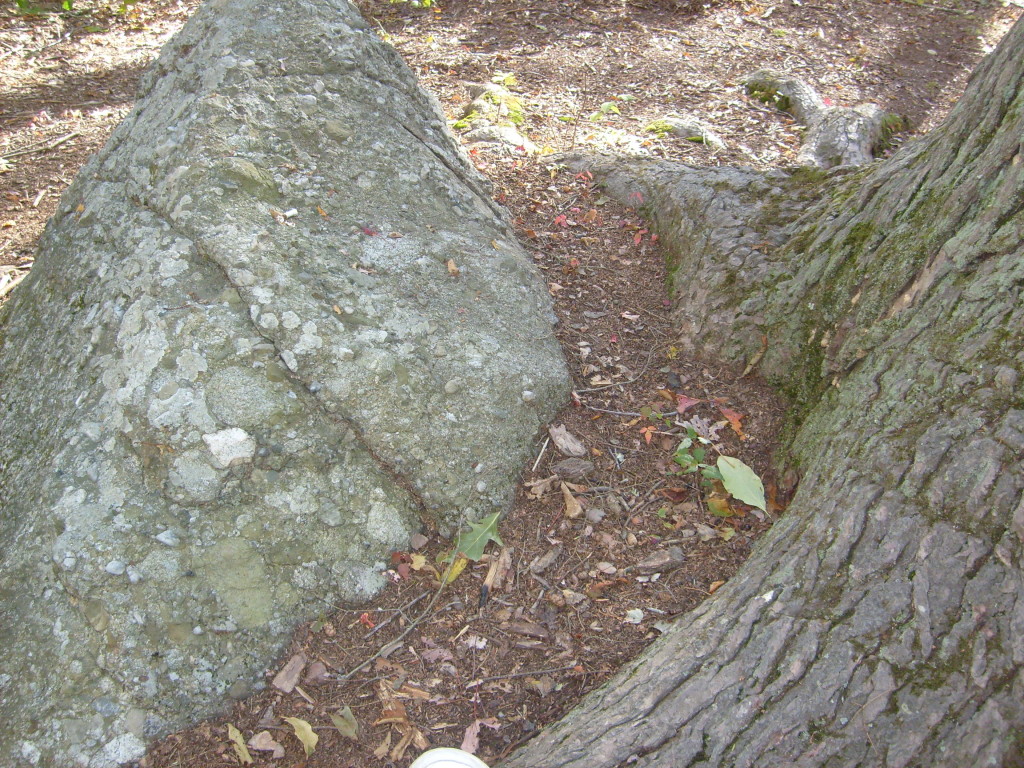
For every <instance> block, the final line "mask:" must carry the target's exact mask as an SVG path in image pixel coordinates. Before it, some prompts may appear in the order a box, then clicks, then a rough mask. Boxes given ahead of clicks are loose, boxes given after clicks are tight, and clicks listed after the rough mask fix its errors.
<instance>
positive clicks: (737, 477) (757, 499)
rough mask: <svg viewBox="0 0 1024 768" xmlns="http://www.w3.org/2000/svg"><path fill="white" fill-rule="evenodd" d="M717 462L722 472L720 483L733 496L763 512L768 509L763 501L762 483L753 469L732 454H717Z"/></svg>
mask: <svg viewBox="0 0 1024 768" xmlns="http://www.w3.org/2000/svg"><path fill="white" fill-rule="evenodd" d="M717 464H718V471H719V472H721V473H722V484H723V485H724V486H725V490H727V491H728V492H729V493H730V494H731V495H732V496H733V498H736V499H739V500H740V501H742V502H743V503H744V504H749V505H750V506H752V507H757V508H758V509H760V510H761V511H763V512H767V511H768V510H767V509H766V507H765V502H764V485H762V484H761V478H759V477H758V476H757V473H756V472H754V470H752V469H751V468H750V467H748V466H747V465H746V464H744V463H743V462H742V461H740V460H739V459H735V458H733V457H732V456H719V457H718V462H717Z"/></svg>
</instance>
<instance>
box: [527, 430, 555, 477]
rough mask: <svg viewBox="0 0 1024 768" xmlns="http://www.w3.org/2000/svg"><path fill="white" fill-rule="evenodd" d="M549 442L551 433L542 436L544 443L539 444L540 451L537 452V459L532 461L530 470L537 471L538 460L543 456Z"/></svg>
mask: <svg viewBox="0 0 1024 768" xmlns="http://www.w3.org/2000/svg"><path fill="white" fill-rule="evenodd" d="M549 442H551V435H548V436H547V437H545V438H544V445H543V446H541V449H540V453H539V454H537V460H536V461H535V462H533V469H531V470H530V471H531V472H536V471H537V466H538V465H539V464H540V460H541V459H542V458H544V451H546V450H547V449H548V443H549Z"/></svg>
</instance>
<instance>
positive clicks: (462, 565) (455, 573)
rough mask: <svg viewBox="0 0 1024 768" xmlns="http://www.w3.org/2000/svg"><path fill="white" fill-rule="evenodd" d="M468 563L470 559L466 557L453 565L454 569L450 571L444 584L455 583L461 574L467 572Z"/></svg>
mask: <svg viewBox="0 0 1024 768" xmlns="http://www.w3.org/2000/svg"><path fill="white" fill-rule="evenodd" d="M468 563H469V558H466V557H460V558H459V559H458V560H456V561H455V562H454V563H452V567H451V568H449V569H448V575H447V576H446V577H445V580H444V583H445V584H451V583H452V582H453V581H455V580H456V579H457V578H459V574H460V573H462V572H463V571H464V570H466V565H467V564H468Z"/></svg>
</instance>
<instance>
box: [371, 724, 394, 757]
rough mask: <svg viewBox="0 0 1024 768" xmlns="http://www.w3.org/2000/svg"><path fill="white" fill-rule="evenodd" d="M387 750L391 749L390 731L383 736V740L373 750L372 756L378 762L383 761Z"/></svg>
mask: <svg viewBox="0 0 1024 768" xmlns="http://www.w3.org/2000/svg"><path fill="white" fill-rule="evenodd" d="M389 749H391V731H388V732H387V733H386V734H384V740H383V741H381V743H380V744H379V745H378V746H377V748H376V749H375V750H373V756H374V757H376V758H377V759H378V760H383V759H384V756H385V755H386V754H387V753H388V750H389Z"/></svg>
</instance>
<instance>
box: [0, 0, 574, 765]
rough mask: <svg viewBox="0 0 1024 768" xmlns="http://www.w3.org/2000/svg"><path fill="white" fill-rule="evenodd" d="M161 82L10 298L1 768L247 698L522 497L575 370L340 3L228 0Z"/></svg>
mask: <svg viewBox="0 0 1024 768" xmlns="http://www.w3.org/2000/svg"><path fill="white" fill-rule="evenodd" d="M143 92H144V96H143V98H142V99H141V100H140V102H139V104H138V105H137V106H136V108H135V110H134V111H133V112H132V113H131V115H130V116H129V117H128V118H127V119H126V121H125V122H124V124H122V125H121V126H120V127H119V128H118V130H117V131H116V132H115V133H114V135H113V137H112V138H111V140H110V142H109V143H108V145H107V146H106V147H105V148H104V149H103V150H102V151H101V152H100V153H99V154H98V155H97V156H96V157H94V158H93V159H92V160H91V161H90V162H89V164H88V165H87V166H86V167H85V169H84V170H83V171H82V173H81V174H80V176H79V179H78V180H77V181H76V182H75V184H74V185H73V186H72V187H71V188H70V189H69V191H68V192H67V194H66V195H65V196H64V198H63V200H62V202H61V204H60V207H59V209H58V212H57V214H56V215H55V217H54V218H53V220H52V221H51V222H50V224H49V225H48V228H47V232H46V235H45V237H44V242H43V245H42V249H41V254H40V257H39V259H38V261H37V266H36V267H35V268H34V270H33V273H32V275H31V276H30V277H29V278H27V279H26V280H25V282H24V284H23V285H22V286H21V287H20V288H19V290H18V292H17V294H16V295H15V296H14V298H13V299H12V300H11V301H10V302H9V303H8V304H7V305H6V306H5V308H4V310H3V312H2V315H0V328H2V333H0V338H2V342H0V343H2V346H0V411H2V413H3V420H4V421H3V430H2V434H0V496H2V505H3V515H2V517H0V547H2V548H3V558H2V560H0V601H2V602H3V606H4V615H5V621H4V623H3V626H0V645H2V646H3V647H4V649H5V659H4V663H3V668H2V670H0V685H2V686H3V690H4V695H3V697H2V700H0V716H2V717H3V720H4V722H5V728H4V730H3V732H2V735H0V763H2V764H3V765H5V766H6V765H11V766H21V765H60V766H89V768H106V767H107V766H113V765H116V764H119V763H121V762H125V761H129V760H132V759H135V758H137V757H138V756H139V754H140V752H141V750H142V748H143V746H144V745H145V743H146V742H147V741H148V740H150V739H152V738H154V737H155V736H157V735H158V734H161V733H165V732H167V731H168V730H170V729H173V728H177V727H181V726H182V725H184V724H185V723H186V722H189V721H190V720H191V719H193V718H194V717H197V716H201V715H204V714H210V713H212V712H214V711H216V710H217V709H220V708H222V707H224V706H225V705H226V702H227V701H228V700H229V698H230V697H241V696H244V695H245V694H246V693H248V692H249V691H250V690H251V689H252V688H253V686H257V685H259V684H260V677H259V673H260V671H261V670H263V669H264V668H265V666H266V664H267V663H268V662H269V661H270V659H271V658H272V657H273V655H274V654H275V653H276V652H277V650H278V649H279V648H280V647H281V645H282V644H283V643H284V642H285V641H286V640H287V638H288V636H289V635H290V633H291V631H292V629H293V628H294V626H295V624H296V623H297V622H299V621H301V620H303V619H304V618H307V617H309V616H311V615H315V614H317V613H319V612H320V611H321V610H322V609H323V607H324V606H325V605H332V604H338V603H339V602H343V601H354V600H360V599H365V598H368V597H370V596H372V595H373V594H374V593H375V592H376V591H377V590H379V589H380V588H381V586H382V585H383V584H384V577H383V575H382V571H383V570H384V568H385V565H384V564H385V563H386V562H387V557H388V553H389V552H390V551H391V550H393V549H400V548H404V547H406V546H407V544H408V539H409V536H410V535H411V534H412V533H414V532H415V531H416V530H418V529H419V528H420V526H421V525H422V521H423V519H424V518H431V519H433V520H434V521H436V523H437V524H438V525H439V526H440V527H442V528H443V529H447V530H452V529H453V528H454V527H456V526H457V525H458V524H459V523H460V522H461V521H462V520H464V519H467V518H468V519H473V518H477V517H480V516H483V515H485V514H490V513H493V512H495V511H501V510H503V509H505V508H506V506H507V504H508V503H509V501H510V500H511V497H512V494H513V491H514V484H515V478H516V476H517V473H518V471H519V469H520V466H521V463H522V462H523V461H524V460H525V458H526V457H527V455H528V453H529V452H530V450H531V444H530V441H531V438H532V437H533V436H534V435H535V433H536V431H537V429H538V428H539V426H540V425H541V424H543V423H544V422H545V421H546V420H547V419H548V417H549V416H550V414H552V413H553V412H554V410H555V409H556V408H557V407H558V406H559V405H560V403H561V401H562V399H563V397H564V396H565V394H566V392H567V386H568V381H567V374H566V370H565V366H564V362H563V360H562V358H561V354H560V351H559V349H558V346H557V343H556V342H555V340H554V338H553V334H552V329H551V326H552V323H553V319H554V317H553V314H552V313H551V310H550V307H549V304H548V297H547V294H546V292H545V290H544V286H543V283H542V281H541V280H540V279H539V277H538V275H537V274H535V272H534V270H533V267H532V266H531V265H530V263H529V259H528V258H526V257H525V254H524V253H523V252H522V251H521V249H520V248H519V246H518V245H517V244H516V240H515V237H514V235H513V234H512V232H511V229H510V227H509V225H508V223H507V221H506V220H505V219H504V217H503V214H502V212H501V211H500V209H499V208H498V207H497V206H496V205H495V204H494V203H493V201H492V200H491V198H490V195H489V192H488V190H487V188H486V186H485V184H484V183H483V182H482V181H481V180H480V179H479V177H478V176H477V175H476V173H475V171H474V170H473V169H472V167H471V165H470V164H469V163H468V161H467V160H466V159H465V157H464V156H463V155H462V154H461V153H460V152H459V150H458V149H457V147H456V145H455V143H454V142H453V141H452V140H451V138H450V137H449V136H448V135H447V133H446V132H445V128H444V123H443V118H442V116H441V114H440V112H439V110H438V109H437V107H436V105H435V104H434V103H433V101H432V100H431V99H430V98H429V97H428V96H426V95H425V94H424V93H423V92H422V91H421V90H420V89H419V88H418V87H417V85H416V83H415V79H414V77H413V76H412V74H411V73H410V72H409V71H408V69H407V68H406V67H405V66H404V64H402V62H401V61H400V59H399V58H398V56H397V54H395V52H394V51H393V50H391V49H390V48H388V47H387V46H386V45H384V44H383V43H381V41H380V40H379V39H378V38H377V37H376V36H375V35H374V34H373V32H372V30H370V29H369V28H368V27H367V26H366V25H365V23H364V22H363V21H362V19H361V18H360V17H359V16H358V14H357V13H356V12H355V10H354V9H353V8H352V6H350V5H349V4H348V3H347V2H342V1H341V0H334V1H332V2H326V3H325V2H319V3H312V2H308V1H307V0H300V3H299V5H295V4H290V5H289V6H287V7H283V6H273V5H267V4H264V3H258V2H255V0H232V2H211V3H208V4H206V5H205V6H203V7H202V8H201V9H200V10H199V11H198V12H197V14H196V15H195V17H194V18H193V19H192V20H191V21H190V22H189V24H188V25H187V26H186V28H185V29H184V30H183V31H182V32H181V33H180V34H179V35H178V36H177V37H176V38H175V39H174V40H173V41H172V43H170V44H169V45H168V47H167V49H166V50H165V51H164V52H163V54H162V55H161V57H160V59H159V60H158V62H157V63H156V64H155V65H154V68H153V69H152V71H151V72H150V73H149V74H147V76H146V77H145V78H144V83H143ZM449 261H454V262H455V263H456V264H457V265H458V267H459V269H458V275H453V274H452V273H451V272H450V271H449V270H448V269H447V267H446V264H447V263H448V262H449ZM456 380H457V381H459V382H460V386H458V387H456V388H454V389H453V388H451V387H449V386H448V384H449V383H450V382H452V381H456ZM524 390H528V391H530V392H531V393H533V394H534V396H533V397H532V398H531V399H529V400H527V399H526V398H524V397H523V392H524ZM477 470H479V471H477Z"/></svg>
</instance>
